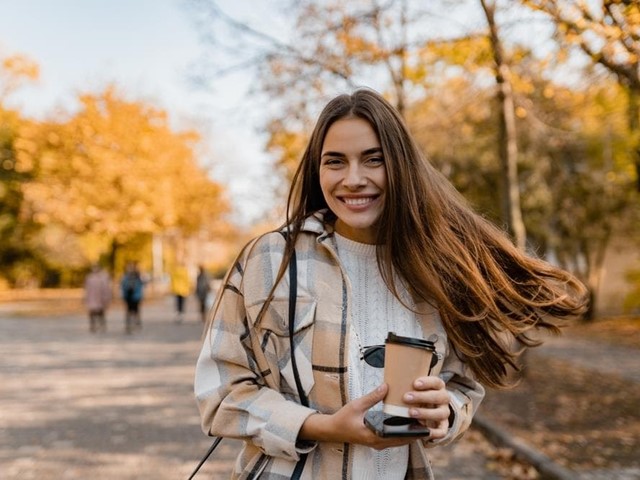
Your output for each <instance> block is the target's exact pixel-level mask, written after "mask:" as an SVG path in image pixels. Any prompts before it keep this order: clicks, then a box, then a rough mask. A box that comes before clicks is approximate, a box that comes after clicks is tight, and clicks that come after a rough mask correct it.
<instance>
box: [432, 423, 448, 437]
mask: <svg viewBox="0 0 640 480" xmlns="http://www.w3.org/2000/svg"><path fill="white" fill-rule="evenodd" d="M447 433H449V422H448V421H442V422H438V423H436V424H432V425H431V426H429V439H430V440H439V439H441V438H444V437H446V436H447Z"/></svg>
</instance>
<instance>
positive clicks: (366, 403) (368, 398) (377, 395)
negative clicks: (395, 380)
mask: <svg viewBox="0 0 640 480" xmlns="http://www.w3.org/2000/svg"><path fill="white" fill-rule="evenodd" d="M388 389H389V387H388V386H387V384H386V383H383V384H382V385H380V386H379V387H378V388H376V389H375V390H373V391H371V392H369V393H367V394H366V395H365V396H363V397H362V398H361V400H362V404H361V406H362V408H363V409H365V410H368V409H370V408H371V407H373V406H374V405H375V404H376V403H378V402H380V401H382V400H384V397H386V396H387V390H388Z"/></svg>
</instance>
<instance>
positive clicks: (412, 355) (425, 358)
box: [382, 332, 436, 417]
mask: <svg viewBox="0 0 640 480" xmlns="http://www.w3.org/2000/svg"><path fill="white" fill-rule="evenodd" d="M435 353H436V347H435V344H434V343H433V342H430V341H429V340H424V339H422V338H412V337H401V336H399V335H396V334H395V333H393V332H389V334H388V335H387V339H386V341H385V352H384V381H385V383H386V384H388V385H389V391H388V392H387V396H386V397H385V399H384V402H383V407H382V410H383V411H384V412H385V413H387V414H389V415H395V416H400V417H409V416H410V415H409V408H410V407H411V405H409V404H407V403H404V402H403V401H402V397H403V396H404V394H405V393H407V392H410V391H413V390H414V388H413V382H414V381H415V380H416V379H417V378H418V377H423V376H425V375H429V373H430V371H431V360H432V358H433V356H434V355H435Z"/></svg>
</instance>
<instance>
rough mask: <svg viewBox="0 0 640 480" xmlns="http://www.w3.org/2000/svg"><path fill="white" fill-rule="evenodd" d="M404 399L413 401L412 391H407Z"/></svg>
mask: <svg viewBox="0 0 640 480" xmlns="http://www.w3.org/2000/svg"><path fill="white" fill-rule="evenodd" d="M404 399H405V400H406V401H407V402H411V401H412V400H413V395H411V394H410V393H407V394H406V395H405V396H404Z"/></svg>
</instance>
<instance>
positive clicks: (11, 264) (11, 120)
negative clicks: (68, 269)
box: [0, 55, 38, 284]
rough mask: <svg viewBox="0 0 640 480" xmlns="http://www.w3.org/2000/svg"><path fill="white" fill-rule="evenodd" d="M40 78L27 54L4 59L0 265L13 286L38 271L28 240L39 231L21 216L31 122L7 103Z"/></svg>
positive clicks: (0, 75) (0, 69) (0, 68)
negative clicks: (24, 148)
mask: <svg viewBox="0 0 640 480" xmlns="http://www.w3.org/2000/svg"><path fill="white" fill-rule="evenodd" d="M37 78H38V66H37V64H36V63H35V62H33V61H32V60H30V59H29V58H27V57H25V56H23V55H9V56H6V57H1V58H0V239H1V241H0V266H1V267H2V277H3V279H4V280H5V281H8V282H9V283H10V284H16V283H18V284H20V283H24V282H27V281H28V279H29V278H30V277H31V274H32V273H33V270H34V265H33V264H34V263H35V262H34V257H35V256H36V255H37V253H36V252H34V251H33V249H31V248H30V245H29V242H28V238H29V237H30V236H31V235H32V234H33V233H34V232H36V231H37V226H36V225H35V224H34V223H33V222H29V221H28V220H27V219H24V218H22V217H21V211H22V206H23V201H24V195H23V191H22V185H23V184H24V183H25V182H27V181H29V180H30V179H31V178H32V174H31V172H30V171H29V170H28V169H24V168H22V165H21V164H20V163H19V162H18V159H17V155H16V149H17V146H18V145H19V144H20V141H21V140H20V139H21V133H22V131H23V130H24V129H26V128H28V125H29V122H28V121H27V120H26V119H24V118H23V117H22V116H21V115H20V114H19V113H18V112H16V111H15V110H12V109H10V108H8V107H7V105H6V103H7V101H8V100H9V99H10V96H11V94H12V93H13V92H15V91H16V90H18V89H19V88H20V87H22V86H23V85H25V84H27V83H29V82H33V81H35V80H37Z"/></svg>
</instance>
